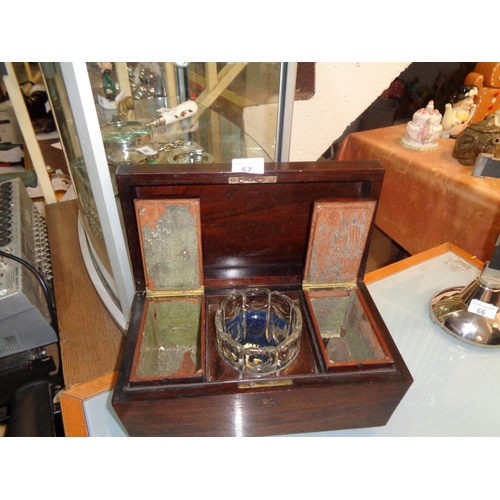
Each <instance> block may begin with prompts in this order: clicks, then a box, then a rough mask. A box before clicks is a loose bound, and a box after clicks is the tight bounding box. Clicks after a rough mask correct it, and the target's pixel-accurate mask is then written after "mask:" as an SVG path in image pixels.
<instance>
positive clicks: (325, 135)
mask: <svg viewBox="0 0 500 500" xmlns="http://www.w3.org/2000/svg"><path fill="white" fill-rule="evenodd" d="M409 64H410V63H409V62H317V63H316V75H315V92H314V95H313V96H312V97H311V98H310V99H306V100H301V101H295V102H294V106H293V121H292V138H291V144H290V161H316V160H317V159H318V158H319V157H320V156H321V155H322V154H323V153H324V152H325V151H326V150H327V149H328V148H329V147H330V145H331V144H332V142H333V141H335V140H336V139H338V138H339V137H340V136H341V135H342V134H343V133H344V131H345V129H346V128H347V127H348V126H349V125H350V124H351V123H352V122H353V121H354V120H355V119H356V118H357V117H358V116H359V115H360V114H361V113H362V112H363V111H365V109H366V108H368V106H370V104H372V102H373V101H374V100H375V99H376V98H377V97H379V96H380V94H382V92H383V91H384V90H385V89H387V88H389V85H390V84H391V82H392V81H393V80H394V78H396V77H397V76H399V75H400V73H401V72H402V71H403V70H405V69H406V68H407V67H408V66H409ZM277 108H278V104H277V103H271V104H261V105H260V106H249V107H245V109H244V112H243V119H244V122H245V132H246V133H247V134H248V135H249V136H250V137H252V138H253V139H254V140H255V141H257V143H258V144H260V145H261V146H262V147H263V148H264V150H265V151H266V152H267V153H268V154H270V155H271V156H273V154H272V151H274V140H275V133H276V125H275V123H276V118H275V117H276V113H277Z"/></svg>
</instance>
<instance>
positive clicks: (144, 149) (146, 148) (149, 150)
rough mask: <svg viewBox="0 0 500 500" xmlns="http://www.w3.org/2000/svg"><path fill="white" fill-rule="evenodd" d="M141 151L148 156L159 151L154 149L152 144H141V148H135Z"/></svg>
mask: <svg viewBox="0 0 500 500" xmlns="http://www.w3.org/2000/svg"><path fill="white" fill-rule="evenodd" d="M135 149H136V150H137V151H139V153H142V154H143V155H146V156H152V155H155V154H156V153H158V151H156V149H153V148H152V147H151V146H141V147H140V148H135Z"/></svg>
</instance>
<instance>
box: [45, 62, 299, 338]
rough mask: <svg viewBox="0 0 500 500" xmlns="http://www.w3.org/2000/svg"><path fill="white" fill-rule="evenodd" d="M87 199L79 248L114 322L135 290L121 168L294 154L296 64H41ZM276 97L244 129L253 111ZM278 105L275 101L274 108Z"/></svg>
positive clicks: (124, 315) (123, 316) (81, 197)
mask: <svg viewBox="0 0 500 500" xmlns="http://www.w3.org/2000/svg"><path fill="white" fill-rule="evenodd" d="M40 67H41V72H42V75H43V79H44V82H45V86H46V88H47V91H48V95H49V99H50V103H51V107H52V110H53V113H54V116H55V119H56V123H57V127H58V131H59V135H60V138H61V144H62V147H63V151H64V154H65V156H66V161H67V164H68V167H69V171H70V175H71V177H72V181H73V185H74V188H75V192H76V195H77V199H78V204H79V218H78V231H79V238H80V247H81V251H82V255H83V259H84V261H85V264H86V267H87V270H88V273H89V275H90V277H91V279H92V282H93V284H94V286H95V288H96V290H97V292H98V294H99V296H100V297H101V299H102V301H103V302H104V304H105V306H106V308H107V309H108V311H109V312H110V314H111V316H112V317H113V319H114V320H115V322H116V323H117V324H118V325H119V326H120V328H121V329H122V330H123V331H126V329H127V327H128V320H129V314H130V307H131V303H132V299H133V295H134V292H135V286H134V282H133V277H132V272H131V266H130V260H129V254H128V249H127V243H126V239H125V236H124V230H123V221H122V215H121V211H120V207H119V203H118V200H117V197H118V194H117V189H116V185H115V182H114V172H115V170H116V168H117V167H118V166H119V165H120V164H139V165H140V164H169V163H185V164H186V168H189V169H195V168H196V164H197V163H206V162H213V163H230V162H231V161H232V160H233V159H236V158H264V161H273V160H274V161H287V160H288V152H289V147H290V135H291V118H292V109H293V100H294V92H295V76H296V63H119V62H115V63H56V62H46V63H40ZM268 102H275V103H276V107H275V109H276V113H273V114H272V116H270V115H269V113H268V114H267V117H266V119H265V120H260V122H258V123H255V122H254V123H252V124H251V125H252V127H254V129H255V127H257V128H259V127H260V129H262V130H264V129H265V130H268V131H269V130H270V131H272V132H271V134H272V136H273V137H272V140H271V141H267V142H268V144H271V147H269V146H267V147H266V148H264V147H262V146H261V145H260V144H259V143H258V142H257V141H256V140H254V139H253V138H252V137H250V135H249V134H248V133H247V132H246V129H247V128H251V127H248V122H249V121H251V119H248V117H246V116H245V109H247V108H248V107H253V106H256V107H258V106H260V105H262V104H265V103H268ZM273 109H274V108H273Z"/></svg>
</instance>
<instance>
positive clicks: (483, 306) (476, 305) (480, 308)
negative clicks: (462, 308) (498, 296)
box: [467, 299, 498, 319]
mask: <svg viewBox="0 0 500 500" xmlns="http://www.w3.org/2000/svg"><path fill="white" fill-rule="evenodd" d="M467 310H468V311H469V312H471V313H474V314H477V315H478V316H484V317H485V318H489V319H495V316H496V314H497V312H498V307H496V306H492V305H491V304H487V303H486V302H482V301H480V300H477V299H472V300H471V303H470V305H469V309H467Z"/></svg>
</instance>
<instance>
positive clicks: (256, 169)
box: [231, 158, 264, 174]
mask: <svg viewBox="0 0 500 500" xmlns="http://www.w3.org/2000/svg"><path fill="white" fill-rule="evenodd" d="M231 171H232V172H243V173H245V174H263V173H264V158H235V159H234V160H233V162H232V165H231Z"/></svg>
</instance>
